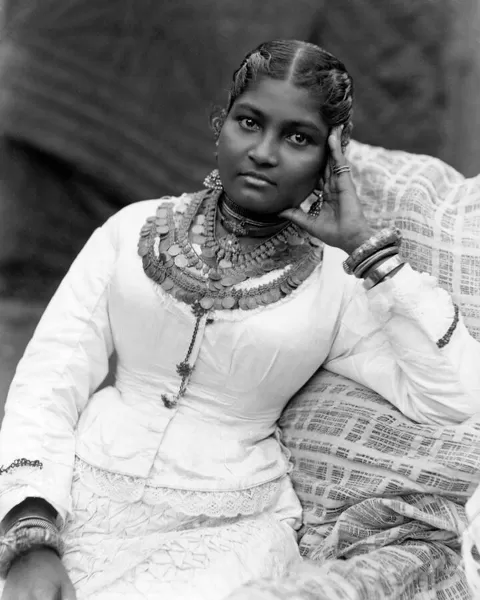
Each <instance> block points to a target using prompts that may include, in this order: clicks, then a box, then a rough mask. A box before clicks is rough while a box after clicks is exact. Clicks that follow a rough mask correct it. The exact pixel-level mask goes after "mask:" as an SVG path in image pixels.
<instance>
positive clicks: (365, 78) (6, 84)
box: [0, 0, 480, 418]
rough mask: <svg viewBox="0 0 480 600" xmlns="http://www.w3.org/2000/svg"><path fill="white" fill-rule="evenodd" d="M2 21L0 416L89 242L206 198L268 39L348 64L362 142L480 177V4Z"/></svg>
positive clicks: (129, 11)
mask: <svg viewBox="0 0 480 600" xmlns="http://www.w3.org/2000/svg"><path fill="white" fill-rule="evenodd" d="M0 16H1V31H0V407H1V406H2V404H3V401H4V399H5V396H6V393H7V389H8V386H9V384H10V381H11V378H12V376H13V373H14V369H15V366H16V364H17V362H18V360H19V358H20V356H21V354H22V352H23V350H24V348H25V344H26V343H27V341H28V339H29V337H30V336H31V334H32V332H33V330H34V327H35V324H36V323H37V321H38V318H39V316H40V314H41V312H42V310H43V308H44V306H45V304H46V302H48V299H49V297H50V296H51V294H52V293H53V292H54V290H55V288H56V286H57V285H58V282H59V281H60V279H61V277H62V276H63V275H64V273H65V272H66V270H67V268H68V266H69V264H70V263H71V261H72V259H73V258H74V256H75V255H76V254H77V253H78V251H79V250H80V248H81V247H82V245H83V244H84V242H85V241H86V239H87V237H88V236H89V235H90V233H91V232H92V231H93V229H94V228H95V227H97V226H98V225H99V224H101V223H103V222H104V221H105V219H106V218H108V217H109V216H110V215H111V214H113V213H114V212H116V211H117V210H119V209H120V208H121V207H122V206H124V205H126V204H128V203H131V202H135V201H138V200H141V199H145V198H155V197H159V196H162V195H166V194H179V193H182V192H184V191H194V190H197V189H200V188H201V187H202V186H201V182H202V180H203V178H204V176H205V175H206V174H207V173H208V172H209V171H210V170H211V169H212V168H213V167H214V156H213V151H214V145H213V136H212V134H211V132H210V130H209V126H208V117H209V114H210V111H211V109H212V107H213V106H214V105H216V104H217V105H218V104H220V105H221V104H223V103H224V101H225V99H226V90H227V88H228V85H229V82H230V78H231V74H232V71H233V70H234V69H235V68H236V67H237V66H238V64H239V62H240V61H241V60H242V58H243V55H244V54H245V53H246V52H247V51H248V50H251V49H252V48H254V47H255V46H257V45H258V44H259V43H260V42H262V41H264V40H267V39H273V38H298V39H303V40H307V41H312V42H315V43H317V44H320V45H322V46H324V47H325V48H326V49H327V50H329V51H331V52H333V53H334V54H336V55H337V56H338V57H339V58H340V59H341V60H343V61H344V63H345V64H346V66H347V68H348V69H349V71H350V73H351V74H352V76H353V78H354V81H355V84H356V111H355V129H354V138H356V139H357V140H359V141H361V142H365V143H369V144H374V145H381V146H385V147H387V148H394V149H402V150H407V151H411V152H416V153H426V154H430V155H433V156H437V157H439V158H441V159H443V160H444V161H446V162H448V163H450V164H451V165H453V166H454V167H455V168H456V169H458V170H459V171H461V172H462V173H463V174H465V175H467V176H471V175H476V174H478V173H479V172H480V168H479V166H480V102H478V97H479V95H480V2H479V0H461V1H459V0H409V1H407V2H405V0H262V1H261V2H259V1H255V0H115V1H113V0H0ZM0 418H1V408H0Z"/></svg>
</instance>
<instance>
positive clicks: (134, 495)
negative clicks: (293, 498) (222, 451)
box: [75, 458, 281, 518]
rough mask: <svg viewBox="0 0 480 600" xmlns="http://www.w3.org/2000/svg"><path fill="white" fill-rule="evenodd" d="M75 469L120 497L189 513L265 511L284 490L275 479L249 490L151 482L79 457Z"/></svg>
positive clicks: (100, 488)
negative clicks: (186, 487) (200, 488)
mask: <svg viewBox="0 0 480 600" xmlns="http://www.w3.org/2000/svg"><path fill="white" fill-rule="evenodd" d="M75 469H76V471H77V473H78V475H79V477H80V480H81V481H82V483H84V484H85V485H87V486H88V487H89V488H90V489H92V488H93V489H94V490H95V491H98V492H100V494H102V495H107V496H109V497H110V498H113V499H115V500H117V501H125V502H136V501H138V500H140V499H142V500H143V501H144V502H145V503H146V504H165V505H168V506H169V507H171V508H174V509H175V510H176V511H177V512H179V513H182V514H184V515H187V516H200V515H202V516H207V517H216V518H220V517H236V516H238V515H254V514H258V513H261V512H263V511H264V510H265V509H267V508H268V507H269V506H271V505H272V504H273V503H274V500H275V499H276V496H277V495H278V494H279V492H280V480H281V478H279V479H275V480H274V481H270V482H268V483H263V484H260V485H257V486H255V487H252V488H249V489H245V490H233V491H225V492H223V491H222V492H218V491H212V492H204V491H196V490H180V489H171V488H165V487H158V486H151V485H147V480H146V479H144V478H142V477H132V476H130V475H122V474H119V473H112V472H110V471H104V470H103V469H98V468H96V467H93V466H91V465H89V464H88V463H86V462H84V461H82V460H81V459H79V458H77V459H76V460H75Z"/></svg>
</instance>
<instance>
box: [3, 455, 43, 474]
mask: <svg viewBox="0 0 480 600" xmlns="http://www.w3.org/2000/svg"><path fill="white" fill-rule="evenodd" d="M22 467H35V468H38V469H43V463H42V462H41V461H40V460H29V459H28V458H16V459H15V460H14V461H13V462H12V463H11V464H10V465H8V467H4V466H3V465H0V475H11V474H12V473H13V472H14V471H16V470H17V469H20V468H22Z"/></svg>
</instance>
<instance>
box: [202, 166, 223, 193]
mask: <svg viewBox="0 0 480 600" xmlns="http://www.w3.org/2000/svg"><path fill="white" fill-rule="evenodd" d="M203 185H204V186H205V187H206V188H207V189H209V190H218V191H220V190H223V184H222V180H221V179H220V173H219V172H218V169H214V170H213V171H212V172H211V173H210V174H209V175H207V176H206V177H205V179H204V180H203Z"/></svg>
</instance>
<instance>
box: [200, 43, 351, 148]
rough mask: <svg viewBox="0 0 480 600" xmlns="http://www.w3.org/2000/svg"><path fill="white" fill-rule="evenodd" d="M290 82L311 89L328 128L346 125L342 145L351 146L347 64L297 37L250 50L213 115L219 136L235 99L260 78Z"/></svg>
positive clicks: (349, 86) (213, 126)
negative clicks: (221, 106) (226, 97)
mask: <svg viewBox="0 0 480 600" xmlns="http://www.w3.org/2000/svg"><path fill="white" fill-rule="evenodd" d="M262 76H264V77H269V78H271V79H276V80H280V81H289V82H290V83H291V84H292V85H295V86H297V87H300V88H305V89H307V90H308V92H309V94H310V95H311V96H312V97H313V98H315V99H316V100H317V101H318V110H319V114H320V116H321V118H322V121H323V122H324V123H325V124H326V125H327V127H328V128H329V130H331V129H332V128H333V127H337V126H339V125H343V126H344V127H343V131H342V148H343V150H345V148H346V147H347V145H348V142H349V140H350V136H351V132H352V128H353V124H352V113H353V81H352V78H351V77H350V75H349V74H348V72H347V70H346V68H345V65H344V64H343V63H342V62H341V61H339V60H338V59H337V58H335V56H333V54H330V53H329V52H327V51H326V50H324V49H323V48H320V47H319V46H316V45H315V44H310V43H308V42H303V41H298V40H274V41H270V42H264V43H263V44H260V46H258V48H256V49H255V50H252V51H251V52H249V53H248V54H247V55H246V56H245V58H244V59H243V61H242V64H241V65H240V66H239V68H238V69H237V70H236V71H235V72H234V74H233V78H232V83H231V86H230V90H229V94H228V101H227V106H226V108H223V109H217V110H216V111H214V113H213V114H212V117H211V120H210V121H211V125H212V128H213V131H214V133H215V135H216V137H218V136H219V135H220V131H221V129H222V126H223V123H224V121H225V118H226V116H227V115H228V113H229V112H230V110H231V108H232V106H233V104H234V102H235V100H237V99H238V98H239V97H240V96H241V95H242V94H243V93H244V92H246V91H247V89H248V86H249V84H250V83H252V82H254V81H256V80H257V78H258V77H262Z"/></svg>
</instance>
